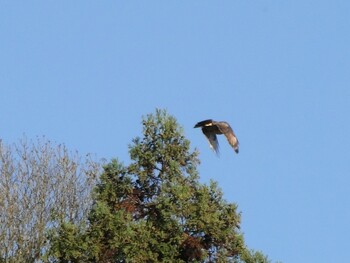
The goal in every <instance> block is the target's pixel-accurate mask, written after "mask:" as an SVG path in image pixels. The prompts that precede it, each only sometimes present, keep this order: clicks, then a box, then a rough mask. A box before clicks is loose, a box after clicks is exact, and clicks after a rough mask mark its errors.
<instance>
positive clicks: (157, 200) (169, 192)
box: [49, 110, 268, 263]
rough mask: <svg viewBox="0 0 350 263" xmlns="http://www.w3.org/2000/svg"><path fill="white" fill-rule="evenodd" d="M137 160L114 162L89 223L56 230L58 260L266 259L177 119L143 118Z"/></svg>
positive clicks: (133, 152) (53, 256)
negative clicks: (205, 179) (200, 168)
mask: <svg viewBox="0 0 350 263" xmlns="http://www.w3.org/2000/svg"><path fill="white" fill-rule="evenodd" d="M142 125H143V137H142V138H139V137H137V138H135V139H134V140H133V143H132V144H131V145H130V147H129V153H130V157H131V163H130V164H129V165H127V166H125V165H123V164H122V163H121V162H120V161H118V160H116V159H115V160H112V161H111V162H110V163H109V164H107V165H106V166H104V172H103V173H102V175H101V177H100V181H99V183H98V184H97V186H96V188H95V190H94V200H95V202H94V205H93V207H92V209H91V211H90V214H89V217H88V221H87V222H86V223H85V224H74V223H73V224H72V223H69V222H66V223H63V224H62V225H61V227H60V228H59V229H58V230H57V231H55V232H51V236H50V240H51V249H50V251H49V259H50V260H51V261H52V262H106V263H107V262H246V263H254V262H261V263H264V262H268V260H267V258H266V257H265V256H263V255H262V254H261V253H259V252H252V251H250V250H248V249H247V248H246V246H245V244H244V240H243V237H242V233H241V232H240V229H239V228H240V214H239V213H238V212H237V206H236V205H235V204H233V203H228V202H226V201H225V200H224V199H223V194H222V192H221V190H220V189H219V188H218V185H217V183H216V182H214V181H211V182H210V184H209V185H204V184H201V183H200V182H199V176H198V172H197V169H196V168H197V165H198V164H199V159H198V152H197V151H193V152H191V150H190V142H189V141H188V140H187V139H186V138H185V137H184V135H183V132H182V130H181V128H179V125H178V124H177V122H176V120H175V118H174V117H172V116H169V115H168V114H167V113H166V112H165V111H162V110H156V113H155V114H150V115H147V116H146V117H145V118H143V121H142Z"/></svg>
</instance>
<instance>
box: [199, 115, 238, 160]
mask: <svg viewBox="0 0 350 263" xmlns="http://www.w3.org/2000/svg"><path fill="white" fill-rule="evenodd" d="M199 127H201V128H202V132H203V133H204V135H205V136H206V137H207V139H208V141H209V145H210V148H211V149H212V150H213V151H215V153H216V154H219V141H218V139H217V137H216V135H217V134H224V135H225V136H226V139H227V141H228V143H229V144H230V145H231V146H232V148H233V149H234V150H235V152H236V153H238V151H239V147H238V145H239V142H238V139H237V137H236V135H235V133H234V132H233V130H232V128H231V126H230V124H228V123H227V122H225V121H213V120H211V119H209V120H204V121H200V122H198V123H197V124H196V125H195V126H194V128H199Z"/></svg>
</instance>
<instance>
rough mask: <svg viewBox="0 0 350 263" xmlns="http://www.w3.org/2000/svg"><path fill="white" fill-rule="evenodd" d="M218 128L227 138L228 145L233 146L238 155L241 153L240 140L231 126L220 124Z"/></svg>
mask: <svg viewBox="0 0 350 263" xmlns="http://www.w3.org/2000/svg"><path fill="white" fill-rule="evenodd" d="M216 126H217V127H218V128H219V130H220V131H221V132H222V133H223V134H224V135H225V136H226V139H227V141H228V143H229V144H230V145H231V146H232V148H233V149H234V150H235V152H236V153H238V152H239V142H238V139H237V137H236V135H235V133H234V132H233V130H232V128H231V126H230V125H229V124H228V123H227V122H224V121H222V122H218V123H217V124H216Z"/></svg>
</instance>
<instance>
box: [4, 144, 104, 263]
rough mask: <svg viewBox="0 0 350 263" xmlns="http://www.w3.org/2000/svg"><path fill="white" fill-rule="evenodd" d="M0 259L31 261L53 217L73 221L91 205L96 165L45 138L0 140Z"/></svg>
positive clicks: (37, 256) (41, 250)
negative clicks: (10, 142) (14, 140)
mask: <svg viewBox="0 0 350 263" xmlns="http://www.w3.org/2000/svg"><path fill="white" fill-rule="evenodd" d="M0 172H1V176H0V262H35V261H36V260H38V259H40V258H41V256H42V255H43V254H44V253H46V252H45V251H46V250H47V247H48V246H47V245H48V244H47V242H48V240H47V229H48V228H50V227H53V226H55V225H56V224H57V225H58V222H57V221H56V220H53V217H55V218H56V219H61V220H63V221H65V222H72V223H77V222H80V221H81V220H83V219H84V218H85V217H86V214H87V212H89V210H90V208H91V203H92V199H91V196H90V193H91V189H92V187H93V186H94V185H95V183H96V179H97V178H96V175H97V174H99V173H100V164H98V163H96V162H94V161H93V160H92V159H91V158H90V157H89V156H87V157H86V158H82V157H80V156H79V155H78V153H77V152H70V151H68V149H67V148H66V147H65V146H64V145H57V146H56V145H53V144H52V143H51V142H50V141H48V140H46V139H45V138H38V139H37V141H28V140H26V139H25V138H24V139H22V140H21V141H20V142H19V143H17V144H13V145H6V144H4V143H3V142H2V141H1V140H0Z"/></svg>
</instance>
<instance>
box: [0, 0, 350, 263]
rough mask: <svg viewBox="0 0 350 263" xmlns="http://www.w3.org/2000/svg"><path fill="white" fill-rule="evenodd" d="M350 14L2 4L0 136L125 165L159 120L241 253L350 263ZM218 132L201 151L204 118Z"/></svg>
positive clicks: (323, 4) (327, 8) (205, 6)
mask: <svg viewBox="0 0 350 263" xmlns="http://www.w3.org/2000/svg"><path fill="white" fill-rule="evenodd" d="M349 84H350V1H348V0H317V1H316V0H289V1H283V0H234V1H232V0H230V1H199V0H194V1H78V0H77V1H67V0H66V1H40V0H38V1H1V3H0V91H1V93H0V94H1V95H0V125H1V126H0V127H1V129H0V137H1V138H2V139H3V140H4V141H5V142H6V143H12V142H15V141H17V140H18V139H19V138H21V137H22V136H23V134H26V136H27V137H29V138H35V137H36V136H37V135H45V136H46V137H47V138H48V139H50V140H52V141H55V142H57V143H65V144H66V145H67V146H68V147H69V148H70V149H72V150H75V149H77V150H78V151H79V152H80V153H81V154H85V153H94V154H96V155H97V156H98V158H102V157H104V158H107V159H108V160H109V159H110V158H113V157H118V158H119V159H120V160H121V161H124V162H125V163H128V162H129V157H128V144H130V143H131V139H132V138H133V137H135V136H139V135H141V116H142V115H146V114H148V113H153V112H154V110H155V108H165V109H167V110H168V112H169V113H170V114H171V115H174V116H175V117H176V118H177V120H178V122H179V123H180V124H181V125H182V127H183V129H184V131H185V135H186V137H187V138H188V139H189V140H190V141H191V143H192V144H191V145H192V147H193V148H198V150H199V151H200V153H201V155H200V159H201V165H200V167H199V171H200V175H201V181H202V182H204V183H206V182H208V181H209V180H210V179H211V178H212V179H214V180H216V181H218V183H219V185H220V187H222V189H223V191H224V196H225V198H226V200H228V201H230V202H236V203H237V204H238V205H239V210H240V211H241V212H242V230H243V232H244V233H245V239H246V242H247V244H248V246H249V247H250V248H254V249H257V250H262V251H263V252H264V253H266V254H268V256H269V258H271V259H272V260H281V261H283V262H290V263H300V262H318V263H320V262H321V263H322V262H325V263H326V262H350V254H349V251H348V250H349V236H350V226H349V222H350V210H349V208H350V195H349V189H350V157H349V156H350V155H349V146H350V139H349V134H350V121H349V114H350V85H349ZM207 118H213V119H215V120H226V121H228V122H229V123H230V124H231V126H232V127H233V129H234V130H235V132H236V134H237V136H238V138H239V140H240V146H241V147H240V153H239V154H238V155H236V154H234V152H233V150H232V149H231V148H230V147H229V145H228V144H227V143H226V140H225V138H224V137H222V136H220V137H219V141H220V143H221V157H220V158H217V157H216V156H215V154H214V153H212V152H211V150H210V148H209V147H208V143H207V141H206V139H205V137H204V136H203V135H202V133H201V131H200V130H198V129H193V126H194V124H195V123H196V122H198V121H201V120H203V119H207Z"/></svg>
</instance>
